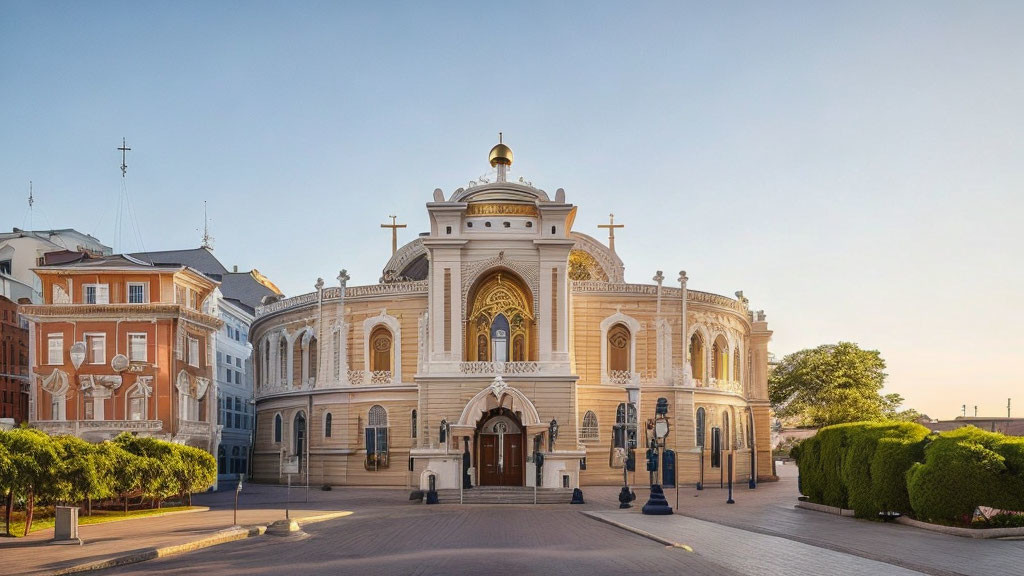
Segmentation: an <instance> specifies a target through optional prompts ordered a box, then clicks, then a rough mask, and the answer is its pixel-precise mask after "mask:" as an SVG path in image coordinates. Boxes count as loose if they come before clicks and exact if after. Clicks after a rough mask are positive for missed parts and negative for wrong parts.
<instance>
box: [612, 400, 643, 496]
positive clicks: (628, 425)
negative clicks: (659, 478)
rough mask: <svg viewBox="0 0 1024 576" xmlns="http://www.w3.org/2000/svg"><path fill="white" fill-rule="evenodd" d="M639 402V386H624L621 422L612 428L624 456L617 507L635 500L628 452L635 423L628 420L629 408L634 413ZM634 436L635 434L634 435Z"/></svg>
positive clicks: (630, 447)
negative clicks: (624, 399)
mask: <svg viewBox="0 0 1024 576" xmlns="http://www.w3.org/2000/svg"><path fill="white" fill-rule="evenodd" d="M639 402H640V387H639V386H636V385H634V384H630V385H627V386H626V406H625V407H624V410H623V415H622V420H623V422H622V424H616V425H615V429H614V434H615V437H616V438H617V441H616V445H617V446H621V447H622V449H623V451H624V454H625V458H624V459H623V462H622V491H620V492H619V508H631V507H632V504H630V502H632V501H633V500H636V494H634V493H633V492H632V491H631V490H630V489H629V454H630V451H631V450H632V449H633V448H635V447H636V445H635V444H634V443H633V442H632V441H630V434H629V432H630V430H633V433H634V435H635V434H636V423H635V422H630V418H629V415H630V408H633V410H634V413H635V411H637V410H638V405H639ZM634 438H635V436H634Z"/></svg>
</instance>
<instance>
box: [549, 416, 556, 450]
mask: <svg viewBox="0 0 1024 576" xmlns="http://www.w3.org/2000/svg"><path fill="white" fill-rule="evenodd" d="M555 440H558V420H555V419H554V418H552V419H551V423H550V424H548V452H553V451H554V450H555Z"/></svg>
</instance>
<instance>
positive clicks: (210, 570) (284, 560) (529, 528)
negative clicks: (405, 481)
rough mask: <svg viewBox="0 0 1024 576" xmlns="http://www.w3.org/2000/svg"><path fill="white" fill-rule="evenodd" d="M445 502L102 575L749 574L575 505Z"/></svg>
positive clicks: (327, 524)
mask: <svg viewBox="0 0 1024 576" xmlns="http://www.w3.org/2000/svg"><path fill="white" fill-rule="evenodd" d="M444 508H445V509H441V507H437V508H427V507H414V508H407V509H406V510H404V511H401V510H390V511H382V512H381V513H379V514H359V513H358V512H357V513H356V514H355V515H353V516H350V517H348V518H345V519H342V520H335V521H327V522H323V523H320V524H316V525H314V526H312V527H310V529H308V530H307V532H308V534H309V537H308V538H305V539H291V538H286V539H283V540H282V539H277V538H275V537H273V536H263V537H261V538H255V539H249V540H244V541H239V542H233V543H230V544H224V545H222V546H218V547H216V548H210V549H207V550H203V551H200V552H196V553H193V554H188V555H185V556H178V557H171V558H166V559H160V560H154V561H150V562H146V563H144V564H137V565H133V566H126V567H124V568H120V569H114V570H109V571H103V572H99V573H98V574H139V575H142V574H151V573H160V574H181V575H185V574H194V573H196V572H197V567H198V566H202V572H203V573H204V574H257V575H258V574H274V575H277V574H357V575H360V576H363V575H378V574H487V573H495V574H501V573H508V574H559V575H580V576H595V575H600V574H675V575H678V574H695V575H696V574H707V575H721V576H732V575H738V574H740V572H736V571H734V570H731V569H729V568H726V567H723V566H720V565H718V564H716V563H715V562H713V561H712V559H710V558H707V557H704V556H702V555H699V554H694V553H691V552H687V551H685V550H681V549H678V548H668V547H666V546H664V545H662V544H658V543H656V542H653V541H651V540H649V539H647V538H643V537H640V536H636V535H634V534H631V533H629V532H626V531H624V530H621V529H619V528H615V527H613V526H609V525H607V524H603V523H601V522H597V521H595V520H593V519H590V518H587V517H585V516H584V515H583V514H580V513H579V512H577V511H576V510H575V509H570V508H569V507H568V506H562V507H561V509H557V510H552V509H546V508H545V509H537V508H535V507H532V506H473V507H464V508H459V509H453V508H451V507H444Z"/></svg>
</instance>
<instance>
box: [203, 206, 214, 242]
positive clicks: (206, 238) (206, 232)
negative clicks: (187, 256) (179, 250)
mask: <svg viewBox="0 0 1024 576" xmlns="http://www.w3.org/2000/svg"><path fill="white" fill-rule="evenodd" d="M202 247H203V248H206V249H207V250H211V251H212V250H213V236H210V219H209V218H207V217H206V200H203V246H202Z"/></svg>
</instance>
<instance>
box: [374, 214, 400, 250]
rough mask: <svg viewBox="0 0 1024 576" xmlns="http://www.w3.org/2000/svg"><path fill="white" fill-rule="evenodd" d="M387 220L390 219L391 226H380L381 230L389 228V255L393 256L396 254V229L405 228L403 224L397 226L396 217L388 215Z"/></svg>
mask: <svg viewBox="0 0 1024 576" xmlns="http://www.w3.org/2000/svg"><path fill="white" fill-rule="evenodd" d="M388 218H391V224H381V225H380V227H381V228H391V255H392V256H394V255H395V253H396V252H398V229H399V228H405V227H406V225H405V224H397V223H396V220H398V216H395V215H394V214H389V215H388Z"/></svg>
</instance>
